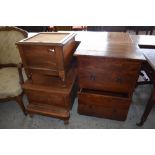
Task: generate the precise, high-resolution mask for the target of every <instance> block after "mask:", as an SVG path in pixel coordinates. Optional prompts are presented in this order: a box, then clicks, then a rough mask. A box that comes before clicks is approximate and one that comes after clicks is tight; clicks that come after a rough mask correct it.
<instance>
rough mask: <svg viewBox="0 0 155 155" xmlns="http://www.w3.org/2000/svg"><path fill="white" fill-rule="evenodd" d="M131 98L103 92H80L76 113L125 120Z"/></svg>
mask: <svg viewBox="0 0 155 155" xmlns="http://www.w3.org/2000/svg"><path fill="white" fill-rule="evenodd" d="M130 103H131V98H129V96H128V95H127V94H117V93H108V92H104V91H94V90H88V89H85V90H83V89H82V90H81V91H80V92H79V93H78V112H79V113H80V114H85V115H90V116H97V117H104V118H110V119H115V120H121V121H124V120H126V117H127V113H128V110H129V106H130Z"/></svg>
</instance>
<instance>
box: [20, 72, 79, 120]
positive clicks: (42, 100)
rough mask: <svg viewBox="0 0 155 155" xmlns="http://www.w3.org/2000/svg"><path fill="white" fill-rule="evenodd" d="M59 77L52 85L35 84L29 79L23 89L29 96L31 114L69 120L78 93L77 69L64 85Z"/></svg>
mask: <svg viewBox="0 0 155 155" xmlns="http://www.w3.org/2000/svg"><path fill="white" fill-rule="evenodd" d="M59 81H60V80H59V79H57V81H54V82H53V83H52V84H51V85H42V84H33V83H32V81H30V80H28V81H26V82H25V83H24V84H23V89H24V90H25V93H26V95H27V97H28V101H29V104H28V106H27V111H28V113H29V114H41V115H47V116H52V117H56V118H59V119H62V120H64V121H68V120H69V117H70V110H71V108H72V105H73V102H74V99H75V97H76V93H77V81H76V71H75V70H72V71H71V72H70V73H69V75H68V78H67V80H66V87H62V86H61V85H60V83H59Z"/></svg>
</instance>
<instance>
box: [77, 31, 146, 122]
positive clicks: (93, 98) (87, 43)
mask: <svg viewBox="0 0 155 155" xmlns="http://www.w3.org/2000/svg"><path fill="white" fill-rule="evenodd" d="M79 38H80V37H79ZM81 38H82V36H81ZM83 39H84V40H81V44H80V45H79V47H78V48H77V50H76V52H75V54H74V55H75V56H76V57H77V62H78V80H79V92H78V112H79V113H80V114H84V115H91V116H97V117H104V118H110V119H115V120H125V119H126V117H127V114H128V110H129V107H130V104H131V98H132V94H133V91H134V88H135V86H136V82H137V79H138V77H139V72H140V68H141V63H142V61H144V60H145V58H144V56H143V54H142V53H141V52H140V51H139V47H138V46H137V45H135V44H134V43H133V42H132V40H131V39H130V36H129V35H128V34H127V33H116V32H109V33H105V32H104V33H102V32H100V33H88V35H87V34H85V36H84V37H83Z"/></svg>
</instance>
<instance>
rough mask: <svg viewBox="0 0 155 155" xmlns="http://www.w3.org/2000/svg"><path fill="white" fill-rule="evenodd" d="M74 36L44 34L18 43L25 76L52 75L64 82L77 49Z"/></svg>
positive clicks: (70, 34) (71, 34) (67, 34)
mask: <svg viewBox="0 0 155 155" xmlns="http://www.w3.org/2000/svg"><path fill="white" fill-rule="evenodd" d="M75 35H76V34H74V33H51V32H44V33H38V34H37V35H35V36H33V37H30V38H27V39H24V40H22V41H20V42H18V43H17V46H18V48H19V51H20V55H21V58H22V61H23V65H24V68H25V70H26V74H27V76H28V77H29V78H31V76H32V75H33V74H43V75H52V76H56V77H60V78H61V79H62V81H65V80H66V75H67V72H68V70H69V69H70V68H71V63H72V60H73V53H74V51H75V48H76V47H77V43H76V41H75Z"/></svg>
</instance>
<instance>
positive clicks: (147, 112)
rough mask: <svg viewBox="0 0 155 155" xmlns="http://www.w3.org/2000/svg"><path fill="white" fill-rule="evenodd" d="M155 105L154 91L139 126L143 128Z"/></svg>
mask: <svg viewBox="0 0 155 155" xmlns="http://www.w3.org/2000/svg"><path fill="white" fill-rule="evenodd" d="M154 104H155V90H154V89H153V91H152V94H151V96H150V99H149V101H148V103H147V105H146V107H145V110H144V113H143V115H142V117H141V120H140V122H139V123H137V126H142V125H143V124H144V122H145V121H146V119H147V117H148V115H149V113H150V112H151V109H152V107H153V105H154Z"/></svg>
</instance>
